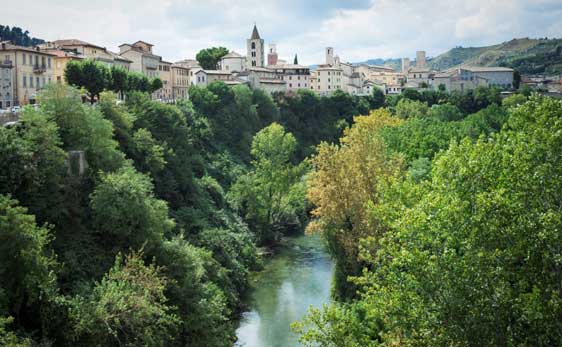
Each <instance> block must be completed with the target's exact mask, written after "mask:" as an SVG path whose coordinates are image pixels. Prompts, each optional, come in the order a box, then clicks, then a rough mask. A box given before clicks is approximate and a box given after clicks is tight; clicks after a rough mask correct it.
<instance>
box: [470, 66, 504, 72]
mask: <svg viewBox="0 0 562 347" xmlns="http://www.w3.org/2000/svg"><path fill="white" fill-rule="evenodd" d="M460 68H461V69H464V70H468V71H472V72H513V69H510V68H508V67H500V66H461V67H460Z"/></svg>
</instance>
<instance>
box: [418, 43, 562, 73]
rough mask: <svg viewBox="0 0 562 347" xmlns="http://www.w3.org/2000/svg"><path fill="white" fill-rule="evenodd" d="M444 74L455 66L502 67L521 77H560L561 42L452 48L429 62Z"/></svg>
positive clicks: (561, 71)
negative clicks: (537, 75)
mask: <svg viewBox="0 0 562 347" xmlns="http://www.w3.org/2000/svg"><path fill="white" fill-rule="evenodd" d="M428 63H429V66H430V67H431V68H433V69H436V70H445V69H448V68H451V67H454V66H458V65H461V64H463V65H473V66H505V67H511V68H514V69H517V70H518V71H519V72H521V73H522V74H535V73H554V74H555V73H562V39H529V38H523V39H513V40H511V41H507V42H503V43H500V44H497V45H493V46H485V47H467V48H464V47H456V48H453V49H451V50H450V51H448V52H445V53H443V54H440V55H438V56H437V57H435V58H433V59H431V60H429V62H428Z"/></svg>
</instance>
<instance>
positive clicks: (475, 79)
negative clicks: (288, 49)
mask: <svg viewBox="0 0 562 347" xmlns="http://www.w3.org/2000/svg"><path fill="white" fill-rule="evenodd" d="M246 47H247V49H246V52H245V53H246V55H242V54H240V53H237V52H234V51H231V52H229V53H228V54H226V55H224V56H222V57H221V58H220V61H219V62H218V64H217V66H216V68H214V69H204V68H202V67H201V66H200V64H199V63H198V61H197V60H196V59H184V60H181V61H177V62H175V63H174V62H170V61H167V60H166V59H165V58H164V57H162V56H159V55H157V54H156V53H155V50H154V45H153V44H151V43H148V42H145V41H142V40H140V41H137V42H135V43H123V44H121V45H120V46H119V47H118V50H116V51H115V52H114V51H111V50H109V49H107V48H105V47H102V46H100V45H97V44H94V43H89V42H85V41H82V40H79V39H64V40H55V41H50V42H43V43H40V44H38V45H36V46H33V47H24V46H18V45H14V44H12V43H10V42H2V43H1V47H0V57H1V59H0V109H3V108H10V107H13V106H19V105H26V104H30V103H31V104H33V103H35V102H36V98H37V93H38V91H39V90H40V89H41V88H43V87H44V86H45V85H46V84H48V83H51V82H57V83H65V82H66V81H65V73H64V72H65V68H66V66H67V64H68V63H69V62H70V61H80V60H84V59H92V60H95V61H98V62H101V63H103V64H106V65H107V66H109V67H111V66H117V67H121V68H123V69H124V70H127V71H131V72H136V73H140V74H143V75H144V76H146V77H148V78H150V79H154V78H159V79H160V80H161V81H162V87H161V88H160V89H158V90H156V91H155V92H154V93H153V98H155V99H157V100H161V101H165V102H170V101H172V102H173V101H175V100H178V99H185V98H187V97H188V89H189V87H190V86H206V85H208V84H209V83H211V82H213V81H223V82H224V83H225V84H227V85H240V84H246V85H248V86H249V87H251V88H253V89H256V88H258V89H262V90H265V91H267V92H270V93H274V92H286V91H298V90H299V89H309V90H311V91H314V92H316V93H318V94H319V95H323V96H327V95H330V94H332V93H333V92H334V91H336V90H343V91H345V92H348V93H349V94H352V95H359V96H362V95H371V94H372V93H373V92H374V90H375V89H378V90H380V91H382V92H383V93H384V94H400V93H402V91H403V90H405V89H406V88H412V89H419V90H423V89H440V90H444V91H449V92H450V91H460V92H463V91H467V90H472V89H475V88H476V87H498V88H500V89H504V90H510V89H513V88H514V70H513V69H511V68H507V67H477V66H460V67H455V68H451V69H448V70H445V71H435V70H432V69H431V68H430V67H429V65H428V64H427V61H426V54H425V52H424V51H418V52H416V59H415V61H413V62H411V61H410V59H408V58H403V59H402V64H401V69H400V70H399V71H397V70H395V69H393V68H390V67H386V66H380V65H370V64H364V63H363V64H352V63H349V62H345V61H344V60H343V59H342V58H340V56H339V55H337V54H335V51H334V48H333V47H326V49H325V61H324V62H322V63H320V64H318V65H316V68H315V69H312V68H310V67H308V66H304V65H300V64H298V58H297V56H296V55H295V58H294V61H293V62H292V63H288V62H287V61H285V60H282V59H280V58H279V54H278V52H277V47H276V45H275V44H269V45H268V48H267V49H266V47H265V40H264V39H263V38H262V37H261V36H260V33H259V31H258V28H257V26H255V25H254V28H253V30H252V31H251V34H250V36H249V38H248V39H247V40H246Z"/></svg>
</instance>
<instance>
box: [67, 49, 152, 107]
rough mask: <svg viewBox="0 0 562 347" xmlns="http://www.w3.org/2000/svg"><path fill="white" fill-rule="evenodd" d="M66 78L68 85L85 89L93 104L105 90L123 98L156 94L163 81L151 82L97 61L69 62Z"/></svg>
mask: <svg viewBox="0 0 562 347" xmlns="http://www.w3.org/2000/svg"><path fill="white" fill-rule="evenodd" d="M64 77H65V80H66V82H67V83H68V84H70V85H72V86H75V87H79V88H84V89H86V91H87V92H88V95H89V97H90V101H91V102H92V103H93V102H94V100H95V99H96V98H97V99H98V100H99V98H100V93H101V92H103V91H104V90H112V91H114V92H116V93H118V94H119V95H120V96H121V97H123V95H124V94H126V93H128V92H133V91H139V92H145V93H154V92H155V91H157V90H158V89H160V88H162V80H160V78H158V77H156V78H153V79H152V80H150V79H149V78H148V77H146V76H145V75H143V74H140V73H136V72H129V71H127V70H125V69H123V68H120V67H118V66H115V65H114V66H112V67H110V68H108V67H107V66H106V65H104V64H102V63H100V62H97V61H95V60H90V59H87V60H82V61H76V60H72V61H70V62H68V64H67V66H66V68H65V70H64Z"/></svg>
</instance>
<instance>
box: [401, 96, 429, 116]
mask: <svg viewBox="0 0 562 347" xmlns="http://www.w3.org/2000/svg"><path fill="white" fill-rule="evenodd" d="M428 113H429V108H428V107H427V104H426V103H425V102H421V101H417V100H412V99H408V98H404V99H402V100H400V101H399V102H398V104H397V105H396V115H397V116H398V117H399V118H402V119H408V118H424V117H426V116H427V114H428Z"/></svg>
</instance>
